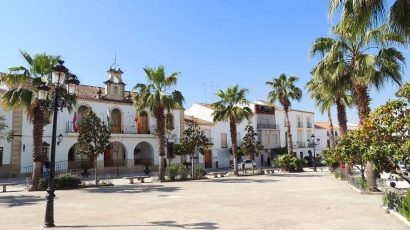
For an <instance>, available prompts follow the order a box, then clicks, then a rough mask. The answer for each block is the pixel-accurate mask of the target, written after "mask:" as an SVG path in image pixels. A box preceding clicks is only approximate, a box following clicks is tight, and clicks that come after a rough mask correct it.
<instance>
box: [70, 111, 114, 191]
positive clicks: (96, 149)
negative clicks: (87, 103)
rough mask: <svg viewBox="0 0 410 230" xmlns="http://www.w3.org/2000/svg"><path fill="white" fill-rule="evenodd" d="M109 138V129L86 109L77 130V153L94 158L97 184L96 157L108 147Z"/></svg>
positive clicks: (96, 182) (96, 181)
mask: <svg viewBox="0 0 410 230" xmlns="http://www.w3.org/2000/svg"><path fill="white" fill-rule="evenodd" d="M110 138H111V131H110V129H109V128H108V127H107V126H106V125H105V124H104V122H102V121H101V119H100V118H99V117H98V116H97V115H96V114H95V113H94V112H93V111H92V110H91V109H87V110H86V111H85V115H84V118H83V120H82V122H81V124H80V129H79V132H78V144H79V146H80V148H79V153H80V154H84V155H86V156H88V158H89V159H94V175H95V184H96V185H97V184H98V179H97V157H98V155H100V154H103V153H104V151H106V150H108V149H109V148H110Z"/></svg>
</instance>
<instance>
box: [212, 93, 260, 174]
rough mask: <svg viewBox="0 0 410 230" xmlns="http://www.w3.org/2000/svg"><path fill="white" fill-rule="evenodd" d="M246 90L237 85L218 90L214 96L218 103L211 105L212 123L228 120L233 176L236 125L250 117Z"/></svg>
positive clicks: (236, 170)
mask: <svg viewBox="0 0 410 230" xmlns="http://www.w3.org/2000/svg"><path fill="white" fill-rule="evenodd" d="M247 92H248V90H247V89H244V88H243V89H239V86H238V85H235V86H233V87H232V88H227V89H226V91H225V92H224V91H222V90H219V91H218V92H217V93H216V96H218V97H219V101H217V102H215V103H213V104H212V108H213V110H214V112H213V113H212V116H213V120H214V121H226V120H229V128H230V132H231V141H232V155H233V171H234V175H236V176H237V175H238V164H237V159H238V143H237V131H236V124H237V123H239V122H241V121H242V120H244V119H247V120H249V119H250V117H251V116H252V114H253V112H252V109H251V108H249V107H248V105H249V101H248V100H247V99H246V97H245V95H246V93H247Z"/></svg>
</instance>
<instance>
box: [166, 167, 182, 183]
mask: <svg viewBox="0 0 410 230" xmlns="http://www.w3.org/2000/svg"><path fill="white" fill-rule="evenodd" d="M178 169H179V168H178V166H177V165H169V166H168V167H167V171H166V174H167V176H168V177H169V180H170V181H175V178H176V177H177V175H178Z"/></svg>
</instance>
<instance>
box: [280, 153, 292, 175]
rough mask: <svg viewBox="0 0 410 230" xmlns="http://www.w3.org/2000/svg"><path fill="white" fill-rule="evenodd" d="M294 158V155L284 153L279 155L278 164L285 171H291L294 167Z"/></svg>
mask: <svg viewBox="0 0 410 230" xmlns="http://www.w3.org/2000/svg"><path fill="white" fill-rule="evenodd" d="M293 158H294V156H291V155H289V154H284V155H282V156H280V157H278V160H277V162H278V165H279V167H281V168H282V169H283V170H285V171H291V168H292V167H293Z"/></svg>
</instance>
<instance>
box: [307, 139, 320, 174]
mask: <svg viewBox="0 0 410 230" xmlns="http://www.w3.org/2000/svg"><path fill="white" fill-rule="evenodd" d="M310 137H311V140H309V139H308V142H312V149H313V171H315V172H317V170H316V152H315V148H316V145H319V143H320V139H319V138H318V139H317V140H316V141H315V134H313V133H312V135H311V136H310Z"/></svg>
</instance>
